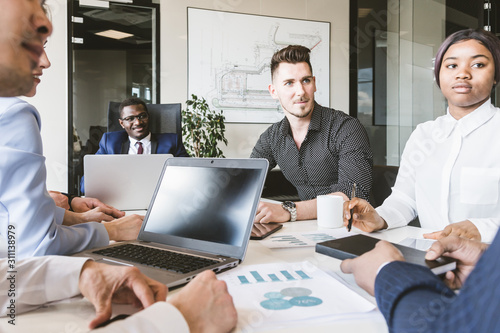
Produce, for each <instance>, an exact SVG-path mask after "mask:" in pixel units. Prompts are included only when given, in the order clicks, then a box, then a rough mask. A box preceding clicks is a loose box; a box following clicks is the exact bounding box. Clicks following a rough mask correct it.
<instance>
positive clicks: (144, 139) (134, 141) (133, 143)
mask: <svg viewBox="0 0 500 333" xmlns="http://www.w3.org/2000/svg"><path fill="white" fill-rule="evenodd" d="M128 139H129V140H130V145H131V146H135V144H136V143H137V142H138V141H139V142H142V144H143V145H144V146H146V145H147V144H148V143H150V142H151V132H149V134H148V136H146V137H145V138H142V140H136V139H134V138H133V137H131V136H129V137H128Z"/></svg>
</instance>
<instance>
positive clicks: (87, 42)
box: [68, 0, 160, 194]
mask: <svg viewBox="0 0 500 333" xmlns="http://www.w3.org/2000/svg"><path fill="white" fill-rule="evenodd" d="M70 2H71V5H70V6H68V11H69V15H68V17H69V18H70V21H71V22H69V29H68V30H69V31H70V34H69V35H70V36H71V37H70V38H71V41H70V43H71V47H70V50H69V52H70V54H69V59H70V61H69V69H68V70H69V80H70V85H69V112H68V114H69V121H70V122H69V124H70V126H69V129H70V133H69V137H70V142H69V147H70V148H69V150H70V151H69V168H68V169H69V173H68V174H69V179H68V187H69V192H70V193H72V194H80V191H79V184H80V178H81V176H82V174H83V156H84V155H86V154H94V153H95V152H96V151H97V149H98V146H99V141H100V139H101V136H102V134H103V133H104V132H106V129H107V111H108V104H109V102H110V101H113V102H120V101H122V100H124V99H125V98H127V97H131V96H136V97H139V98H142V99H143V100H145V101H146V103H159V102H160V101H159V91H160V87H159V79H158V78H159V73H160V68H159V62H158V61H156V59H159V42H158V41H159V5H158V4H153V3H152V2H151V1H148V0H120V1H118V0H116V1H113V0H111V1H106V0H101V1H89V0H71V1H70Z"/></svg>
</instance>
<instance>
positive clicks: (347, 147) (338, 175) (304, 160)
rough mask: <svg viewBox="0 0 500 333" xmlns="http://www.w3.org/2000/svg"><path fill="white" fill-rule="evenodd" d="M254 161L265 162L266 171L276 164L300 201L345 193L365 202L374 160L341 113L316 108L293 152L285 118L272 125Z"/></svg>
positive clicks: (362, 135)
mask: <svg viewBox="0 0 500 333" xmlns="http://www.w3.org/2000/svg"><path fill="white" fill-rule="evenodd" d="M251 157H252V158H265V159H267V160H268V161H269V170H271V169H273V168H274V167H275V166H276V165H279V167H280V169H281V171H282V172H283V175H284V176H285V178H286V179H288V181H289V182H290V183H292V184H293V185H294V186H295V187H296V188H297V192H298V194H299V197H300V199H301V200H310V199H314V198H316V196H318V195H321V194H328V193H332V192H343V193H345V194H346V195H347V196H348V197H349V198H350V197H351V191H352V185H353V183H356V187H357V189H356V197H358V198H363V199H365V200H368V199H369V196H370V190H371V186H372V166H373V155H372V151H371V148H370V143H369V141H368V136H367V134H366V131H365V129H364V127H363V125H361V123H360V122H359V121H358V120H357V119H355V118H353V117H351V116H349V115H347V114H345V113H344V112H342V111H337V110H334V109H329V108H325V107H322V106H321V105H319V104H317V103H316V104H315V106H314V110H313V113H312V116H311V123H310V124H309V130H308V132H307V135H306V137H305V139H304V141H303V142H302V145H301V147H300V150H298V149H297V145H296V144H295V142H294V140H293V136H292V132H291V129H290V124H289V122H288V120H287V118H286V117H285V118H283V120H282V121H280V122H277V123H275V124H273V125H271V126H270V127H269V128H268V129H267V130H266V131H265V132H264V133H262V135H261V136H260V138H259V141H258V142H257V143H256V145H255V147H254V148H253V151H252V154H251Z"/></svg>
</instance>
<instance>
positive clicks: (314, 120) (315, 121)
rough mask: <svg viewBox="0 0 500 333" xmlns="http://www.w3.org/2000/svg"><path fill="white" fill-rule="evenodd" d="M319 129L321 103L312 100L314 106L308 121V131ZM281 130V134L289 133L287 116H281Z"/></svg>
mask: <svg viewBox="0 0 500 333" xmlns="http://www.w3.org/2000/svg"><path fill="white" fill-rule="evenodd" d="M320 129H321V105H319V104H318V103H316V102H314V108H313V111H312V115H311V122H310V123H309V129H308V130H307V131H308V132H309V131H319V130H320ZM281 132H282V134H283V136H286V135H287V134H289V133H290V134H291V132H290V123H289V122H288V118H287V117H286V116H285V117H284V118H283V126H282V127H281Z"/></svg>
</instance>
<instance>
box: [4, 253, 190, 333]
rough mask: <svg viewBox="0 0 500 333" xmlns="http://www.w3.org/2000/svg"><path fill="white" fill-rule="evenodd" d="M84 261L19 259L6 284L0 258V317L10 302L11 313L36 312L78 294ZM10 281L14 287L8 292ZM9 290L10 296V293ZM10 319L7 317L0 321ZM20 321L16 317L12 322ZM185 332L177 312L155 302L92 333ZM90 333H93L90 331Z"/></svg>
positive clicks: (172, 308) (5, 270)
mask: <svg viewBox="0 0 500 333" xmlns="http://www.w3.org/2000/svg"><path fill="white" fill-rule="evenodd" d="M87 260H88V258H77V257H64V256H45V257H33V258H28V259H23V260H19V261H17V262H16V263H15V273H13V275H14V277H15V280H12V281H10V280H9V279H8V278H9V276H10V273H9V271H10V270H11V269H9V266H8V260H7V259H0V272H4V274H6V276H7V278H5V275H3V278H2V279H0V290H2V293H0V317H5V316H8V315H9V313H10V310H9V308H8V306H9V305H10V304H11V299H14V300H15V303H14V304H15V314H16V315H18V314H21V313H23V312H27V311H30V310H34V309H37V308H39V307H41V306H42V305H44V304H45V303H49V302H53V301H59V300H63V299H67V298H70V297H73V296H76V295H79V294H80V291H79V289H78V281H79V279H80V271H81V270H82V266H83V264H84V263H85V262H86V261H87ZM11 282H12V283H13V285H15V286H14V287H12V289H11ZM9 290H12V291H11V292H13V293H14V294H10V296H9ZM2 320H10V317H7V318H2ZM16 320H20V318H18V319H16ZM167 327H168V331H169V332H179V333H183V332H189V327H188V325H187V323H186V321H185V319H184V317H183V316H182V314H181V313H180V311H179V310H178V309H177V308H176V307H175V306H173V305H171V304H170V303H166V302H158V303H155V304H154V305H152V306H150V307H148V308H147V309H145V310H142V311H140V312H138V313H136V314H134V315H132V316H130V317H128V318H126V319H124V320H120V321H115V322H113V323H111V324H109V325H108V326H105V327H103V328H101V329H98V330H96V331H95V332H106V333H109V332H125V333H131V332H137V333H140V332H152V333H154V332H165V330H166V328H167ZM93 332H94V331H93Z"/></svg>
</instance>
